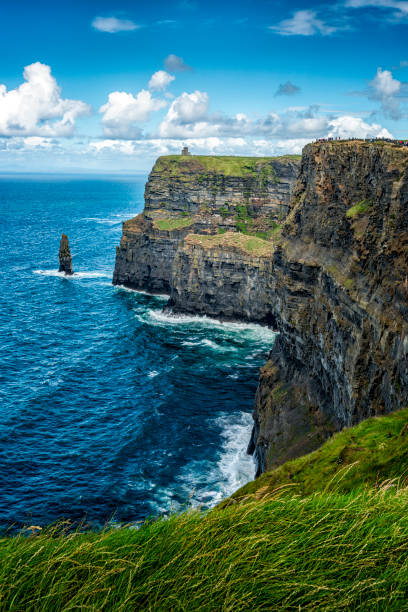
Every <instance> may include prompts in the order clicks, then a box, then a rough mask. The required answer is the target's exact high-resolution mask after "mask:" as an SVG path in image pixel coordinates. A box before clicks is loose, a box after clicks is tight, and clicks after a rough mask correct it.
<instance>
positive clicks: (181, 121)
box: [159, 91, 209, 138]
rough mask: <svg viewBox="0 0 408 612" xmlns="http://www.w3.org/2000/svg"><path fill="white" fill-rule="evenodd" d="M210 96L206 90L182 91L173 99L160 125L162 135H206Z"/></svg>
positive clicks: (181, 136)
mask: <svg viewBox="0 0 408 612" xmlns="http://www.w3.org/2000/svg"><path fill="white" fill-rule="evenodd" d="M208 105H209V98H208V94H207V93H206V92H205V91H194V92H193V93H191V94H189V93H186V92H184V93H182V94H181V96H179V97H178V98H176V99H175V100H173V102H172V103H171V105H170V108H169V110H168V112H167V115H166V117H165V118H164V120H163V121H162V123H161V124H160V126H159V135H160V136H162V137H179V138H183V136H184V135H187V136H188V135H193V136H200V135H203V136H204V135H205V134H204V133H202V132H205V130H206V129H207V121H206V118H207V112H208Z"/></svg>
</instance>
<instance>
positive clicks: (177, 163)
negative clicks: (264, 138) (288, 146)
mask: <svg viewBox="0 0 408 612" xmlns="http://www.w3.org/2000/svg"><path fill="white" fill-rule="evenodd" d="M300 159H301V156H300V155H282V156H279V157H239V156H232V155H189V156H182V155H165V156H162V157H159V159H158V160H157V162H156V164H155V168H154V169H155V171H157V172H161V173H163V172H166V173H170V174H172V175H178V174H183V173H185V172H189V171H194V172H197V171H199V170H200V169H201V171H202V173H206V172H208V173H210V174H222V175H224V176H238V177H246V176H248V175H252V174H253V175H255V174H257V173H258V172H261V173H262V177H263V178H264V179H266V178H267V176H268V175H269V174H271V175H273V177H274V178H276V177H275V174H276V173H275V171H274V169H273V167H272V166H271V165H270V162H271V161H274V160H278V161H279V160H280V161H286V160H295V161H297V160H300ZM201 180H202V179H201Z"/></svg>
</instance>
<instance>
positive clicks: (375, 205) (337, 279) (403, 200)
mask: <svg viewBox="0 0 408 612" xmlns="http://www.w3.org/2000/svg"><path fill="white" fill-rule="evenodd" d="M293 203H294V207H293V209H292V210H291V213H290V214H289V217H288V219H287V221H286V223H285V224H284V227H283V232H282V238H281V242H280V244H279V245H277V248H276V250H275V253H274V256H273V273H272V276H273V280H272V285H273V287H272V293H273V298H272V305H271V308H272V311H273V318H274V321H275V325H276V327H277V329H278V331H279V332H280V335H279V337H278V340H277V342H276V344H275V346H274V348H273V350H272V353H271V356H270V360H269V361H268V363H267V364H266V366H265V367H264V368H263V369H262V371H261V378H260V384H259V388H258V392H257V397H256V405H255V414H254V418H255V427H254V431H253V436H252V440H251V443H250V448H249V450H250V451H251V452H255V454H256V458H257V463H258V473H260V472H262V471H264V470H265V469H268V468H271V467H273V466H275V465H278V464H279V463H282V462H283V461H285V460H286V459H288V458H291V457H295V456H298V455H300V454H303V453H304V452H308V451H309V450H312V449H313V448H315V447H317V446H318V445H319V444H320V443H321V442H322V440H323V439H325V438H326V437H327V436H328V435H329V434H330V433H331V432H332V431H335V430H338V429H341V428H342V427H343V426H345V425H351V424H355V423H357V422H358V421H360V420H362V419H364V418H366V417H368V416H371V415H376V414H382V413H384V412H390V411H391V410H396V409H398V408H400V407H402V406H405V405H407V403H408V360H407V356H408V151H407V149H406V148H403V147H398V146H396V145H392V144H383V143H377V144H374V143H373V144H371V143H364V142H350V143H336V142H334V143H319V144H314V145H308V146H307V147H306V148H305V149H304V152H303V158H302V164H301V170H300V175H299V180H298V182H297V184H296V187H295V190H294V196H293Z"/></svg>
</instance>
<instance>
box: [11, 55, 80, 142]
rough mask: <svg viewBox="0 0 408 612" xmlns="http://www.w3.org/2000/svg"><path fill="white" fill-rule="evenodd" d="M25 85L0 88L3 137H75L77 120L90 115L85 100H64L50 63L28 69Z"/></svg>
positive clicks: (25, 73)
mask: <svg viewBox="0 0 408 612" xmlns="http://www.w3.org/2000/svg"><path fill="white" fill-rule="evenodd" d="M23 76H24V79H25V82H24V83H22V84H21V85H19V86H18V87H17V88H16V89H11V90H10V91H7V88H6V86H5V85H0V135H3V136H48V137H52V136H71V135H72V134H73V132H74V129H75V120H76V119H77V117H79V116H81V115H85V114H88V113H89V112H90V107H89V106H88V104H85V102H82V101H81V100H69V99H63V98H61V88H60V87H59V86H58V84H57V82H56V80H55V78H54V77H53V76H52V74H51V68H50V67H49V66H47V65H46V64H41V63H40V62H35V63H34V64H30V65H29V66H26V67H25V68H24V73H23Z"/></svg>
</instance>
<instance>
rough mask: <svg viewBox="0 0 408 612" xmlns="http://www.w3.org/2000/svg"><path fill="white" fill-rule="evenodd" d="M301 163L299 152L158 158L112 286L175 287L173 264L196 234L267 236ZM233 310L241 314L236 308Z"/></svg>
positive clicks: (128, 228) (283, 211)
mask: <svg viewBox="0 0 408 612" xmlns="http://www.w3.org/2000/svg"><path fill="white" fill-rule="evenodd" d="M299 163H300V158H298V157H297V156H285V157H278V158H250V157H206V156H188V157H183V156H180V155H174V156H166V157H160V158H159V159H158V160H157V162H156V164H155V166H154V168H153V170H152V172H151V174H150V176H149V180H148V182H147V184H146V190H145V209H144V211H143V213H142V214H141V215H138V216H137V217H135V218H134V219H131V220H130V221H127V222H126V223H124V225H123V235H122V240H121V243H120V246H119V247H118V248H117V254H116V265H115V271H114V276H113V282H114V284H123V285H127V286H129V287H134V288H136V289H144V290H147V291H152V292H154V293H171V291H172V287H173V277H176V278H178V269H176V270H174V267H173V262H174V259H175V256H176V253H178V251H179V249H180V248H181V247H182V246H183V241H184V239H185V238H186V236H187V235H190V234H217V233H219V232H234V233H235V232H245V234H248V235H254V236H258V237H259V236H261V239H268V238H269V237H270V236H272V235H273V234H274V232H276V229H277V227H279V225H280V223H281V222H282V220H283V219H284V218H285V216H286V215H287V211H288V204H289V200H290V195H291V188H292V186H293V184H294V182H295V179H296V176H297V172H298V168H299ZM183 274H184V272H183ZM174 297H175V298H177V297H178V294H175V296H174ZM183 305H184V307H185V308H186V310H188V309H190V310H192V309H193V308H194V307H193V305H192V304H191V305H189V304H187V303H185V304H183ZM235 313H236V314H235V315H234V316H243V315H241V314H240V313H239V308H238V306H237V307H236V308H235Z"/></svg>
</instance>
